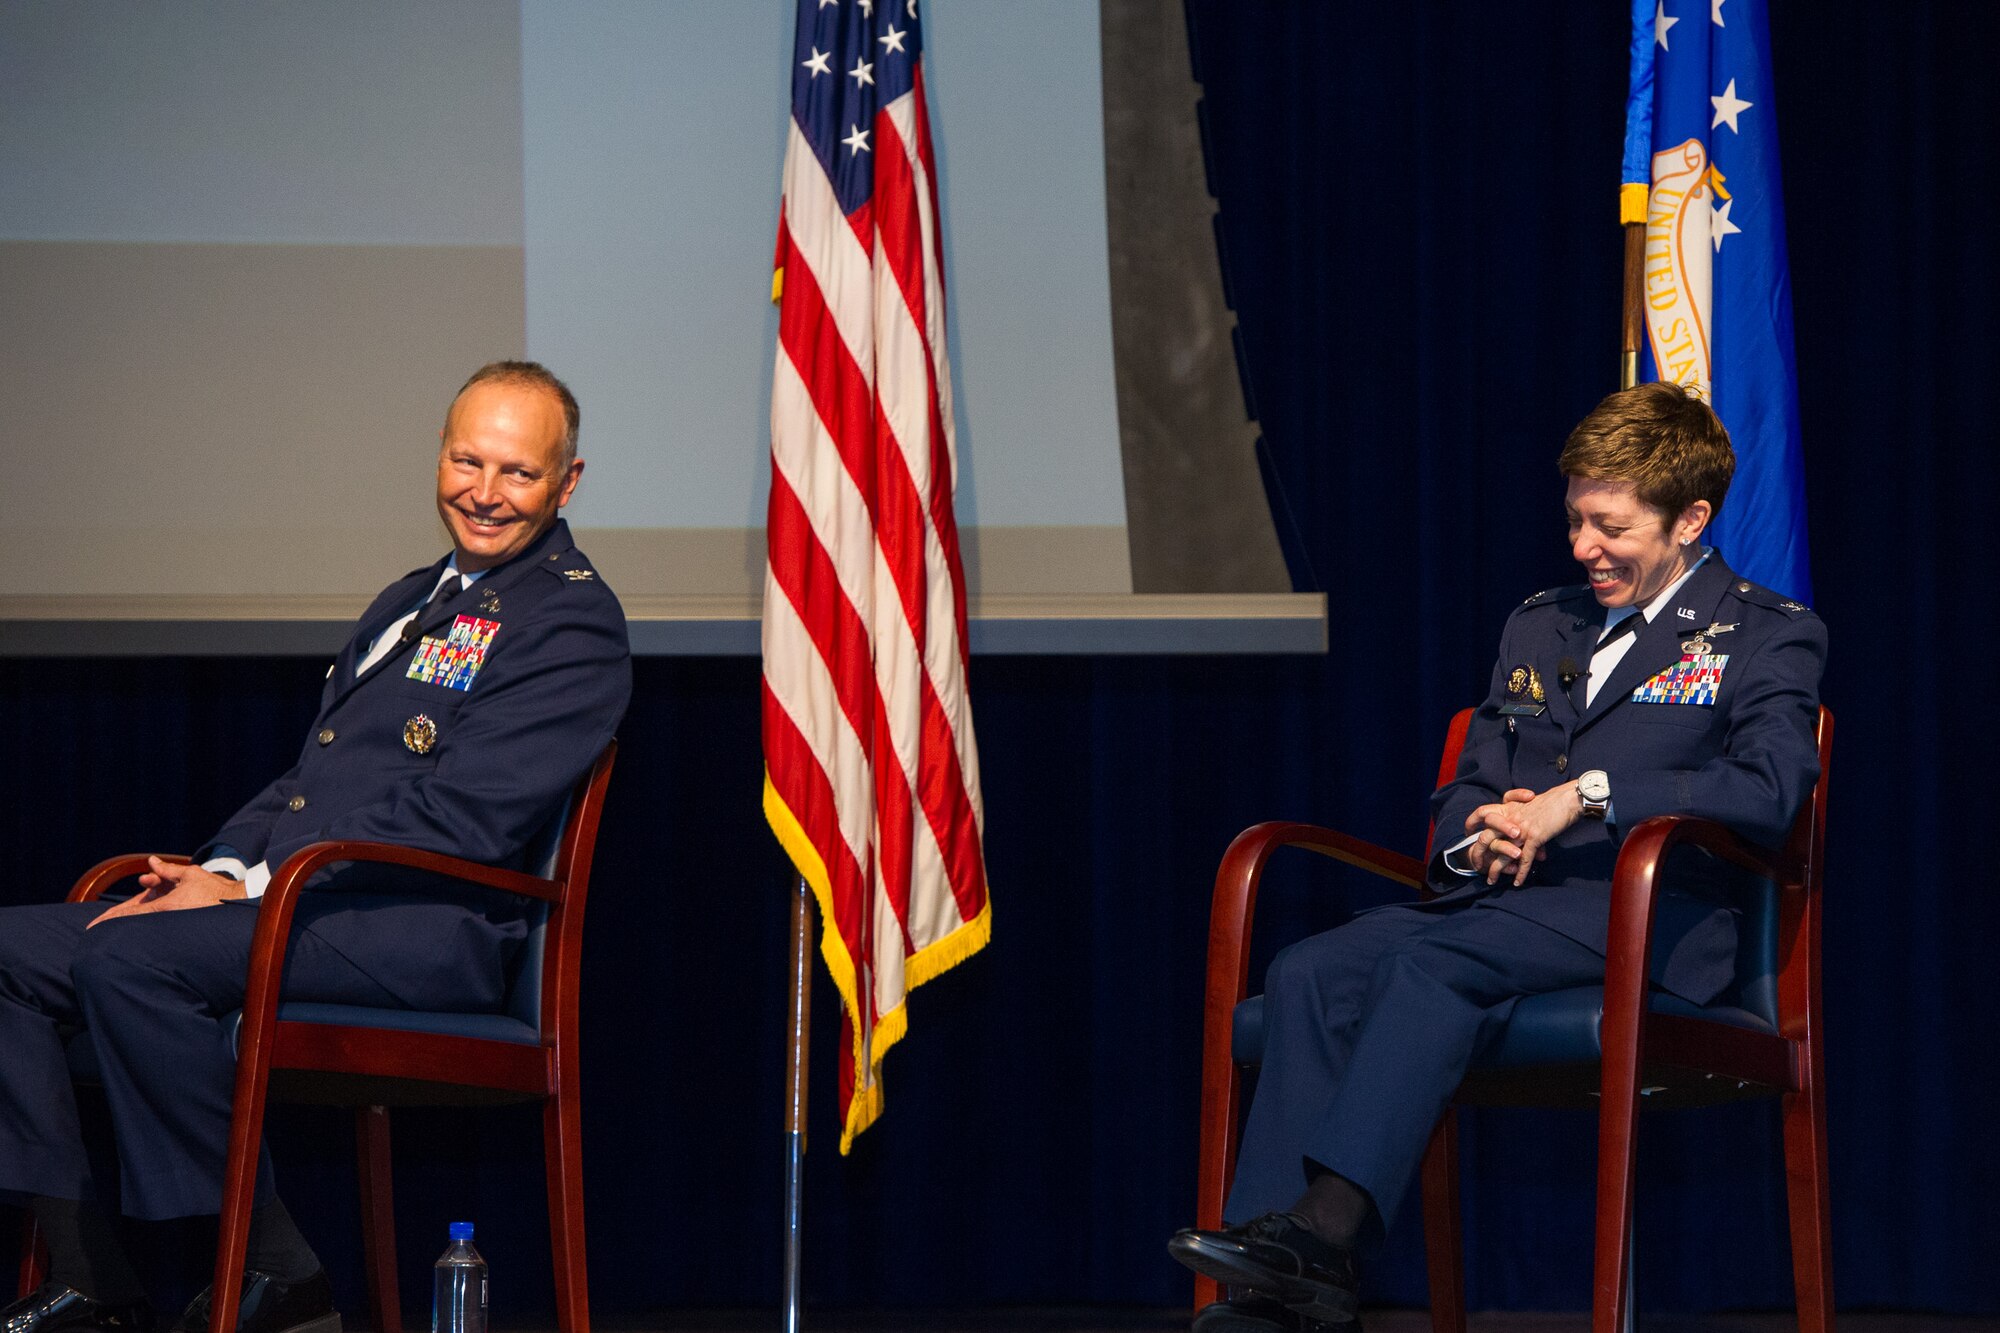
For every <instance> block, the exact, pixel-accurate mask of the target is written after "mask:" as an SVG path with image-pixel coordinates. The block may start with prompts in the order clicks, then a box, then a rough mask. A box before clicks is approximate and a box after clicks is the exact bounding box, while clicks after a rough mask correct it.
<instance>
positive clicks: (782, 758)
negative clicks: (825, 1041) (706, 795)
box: [764, 681, 875, 1025]
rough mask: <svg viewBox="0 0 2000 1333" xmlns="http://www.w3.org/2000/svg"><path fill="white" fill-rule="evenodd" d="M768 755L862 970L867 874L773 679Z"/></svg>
mask: <svg viewBox="0 0 2000 1333" xmlns="http://www.w3.org/2000/svg"><path fill="white" fill-rule="evenodd" d="M764 757H765V764H766V771H767V773H768V775H769V777H770V780H771V785H772V786H773V787H775V788H776V789H777V792H778V796H779V798H780V799H781V800H783V801H784V803H785V807H786V809H788V810H790V811H791V812H792V815H793V817H794V818H796V819H797V820H798V821H799V827H800V828H801V829H803V830H804V831H805V835H806V837H807V838H808V839H810V840H811V842H812V845H813V847H814V848H815V849H816V850H817V851H818V852H819V855H820V860H821V861H823V862H825V864H826V874H827V881H828V888H829V891H830V893H831V894H832V897H833V927H834V929H835V930H836V931H837V932H838V933H839V935H840V938H841V939H842V940H843V941H845V942H846V944H847V947H848V952H849V954H850V955H851V956H852V957H853V959H854V966H855V970H856V972H857V973H859V972H860V971H861V970H862V969H863V968H864V967H865V966H866V965H867V959H868V954H867V953H866V952H865V950H866V947H867V941H868V940H869V939H870V937H871V936H872V935H873V933H874V932H873V931H872V929H871V928H870V925H869V919H868V918H869V914H868V892H867V877H866V876H864V875H863V874H862V871H861V867H860V866H859V865H858V864H856V862H855V860H854V856H853V854H852V853H851V852H850V851H849V850H848V847H847V839H845V838H843V837H842V836H841V834H840V825H839V823H838V821H837V820H836V818H835V816H834V809H835V801H834V794H833V784H832V782H831V781H829V780H828V778H827V775H826V770H825V769H823V768H821V767H820V766H819V761H818V759H817V758H815V757H814V755H813V751H812V746H811V745H810V744H808V743H807V741H806V738H805V736H804V735H803V734H801V733H800V731H799V729H798V727H797V726H796V725H794V724H793V722H792V718H791V714H789V713H787V712H786V711H785V709H784V705H783V704H781V703H779V702H778V696H777V695H776V694H774V693H772V691H771V686H770V683H769V682H768V681H767V682H765V685H764ZM856 989H857V991H858V992H859V996H858V998H859V1000H860V1002H861V1003H862V1004H863V1005H865V1006H867V1011H868V1012H867V1015H866V1017H867V1021H868V1022H869V1023H870V1024H871V1025H872V1024H873V1023H874V1021H875V1015H874V996H873V994H872V992H871V991H870V990H869V988H868V987H866V986H862V987H857V988H856Z"/></svg>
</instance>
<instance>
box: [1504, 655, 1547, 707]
mask: <svg viewBox="0 0 2000 1333" xmlns="http://www.w3.org/2000/svg"><path fill="white" fill-rule="evenodd" d="M1548 697H1549V696H1548V692H1547V691H1546V690H1544V689H1543V688H1542V676H1541V673H1540V672H1538V671H1536V670H1535V668H1534V667H1532V666H1530V665H1528V664H1527V663H1526V662H1523V663H1522V664H1521V665H1519V666H1517V667H1515V668H1514V669H1513V670H1512V671H1509V672H1508V673H1507V702H1506V703H1504V704H1501V705H1500V716H1502V717H1540V716H1541V715H1542V714H1543V713H1545V712H1547V711H1548Z"/></svg>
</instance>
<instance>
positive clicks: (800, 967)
mask: <svg viewBox="0 0 2000 1333" xmlns="http://www.w3.org/2000/svg"><path fill="white" fill-rule="evenodd" d="M812 943H813V918H812V890H811V889H809V888H807V887H806V880H805V876H803V875H801V876H799V889H798V893H797V895H796V896H795V897H793V899H792V995H791V1012H792V1039H791V1044H790V1046H789V1047H788V1048H787V1049H786V1052H785V1333H801V1330H802V1329H803V1328H804V1327H805V1297H804V1294H803V1291H802V1287H801V1283H800V1273H799V1267H800V1264H799V1260H800V1256H801V1254H802V1253H803V1241H804V1212H805V1174H806V1049H807V1045H808V1043H807V1041H806V1038H807V1036H808V1035H809V1034H810V1032H811V1031H812Z"/></svg>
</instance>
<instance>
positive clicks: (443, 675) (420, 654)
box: [403, 616, 500, 690]
mask: <svg viewBox="0 0 2000 1333" xmlns="http://www.w3.org/2000/svg"><path fill="white" fill-rule="evenodd" d="M499 630H500V622H499V621H497V620H481V619H480V618H479V617H477V616H460V617H459V618H458V619H456V620H454V621H452V622H451V629H450V630H448V631H447V632H446V633H445V636H444V637H443V638H442V639H434V638H431V637H429V636H428V635H426V636H425V637H424V639H423V641H422V642H421V643H419V644H418V645H417V655H416V656H415V657H412V658H411V659H410V669H409V670H408V671H405V672H404V673H403V676H404V679H406V680H421V681H423V682H425V683H426V684H429V685H442V686H444V687H445V688H446V689H448V690H469V689H471V688H472V678H473V677H474V676H477V675H478V674H479V668H480V667H482V666H485V665H486V652H487V650H488V649H489V648H491V647H492V646H493V636H494V635H495V634H497V633H498V632H499Z"/></svg>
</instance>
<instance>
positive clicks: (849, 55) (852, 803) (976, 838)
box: [763, 0, 991, 1152]
mask: <svg viewBox="0 0 2000 1333" xmlns="http://www.w3.org/2000/svg"><path fill="white" fill-rule="evenodd" d="M796 31H797V37H796V42H795V49H794V51H793V65H792V119H791V126H790V130H789V138H788V141H787V144H786V147H785V166H784V182H783V190H784V198H783V207H782V212H781V215H780V219H779V224H778V248H777V256H776V260H775V267H774V272H773V279H772V282H773V286H772V291H773V295H774V297H775V298H776V299H777V301H778V303H779V317H778V355H777V367H776V370H775V373H774V375H773V383H772V389H771V501H770V512H769V516H768V519H767V530H768V537H769V543H770V556H769V565H768V568H767V571H766V577H765V585H764V626H763V635H764V694H763V726H764V813H765V816H766V817H767V818H768V819H769V821H770V823H771V827H772V829H773V830H774V831H775V832H776V833H777V835H778V839H779V841H780V842H782V843H783V844H784V847H785V850H786V851H787V852H788V853H789V854H790V856H791V858H792V862H793V864H794V865H796V866H797V867H798V871H799V873H800V874H801V875H802V876H804V878H805V879H806V881H807V882H808V883H809V884H810V885H811V886H812V889H813V892H814V894H815V895H816V897H817V898H818V900H819V905H820V913H821V919H822V920H823V922H824V923H825V929H824V931H823V933H822V937H821V944H820V952H821V954H822V956H823V957H824V958H825V959H826V963H827V967H828V968H829V970H830V971H831V972H832V974H833V979H834V983H835V985H836V986H837V987H838V988H839V990H840V995H841V1000H842V1004H843V1006H844V1010H845V1012H844V1014H843V1016H842V1019H843V1021H842V1038H843V1039H842V1041H841V1069H840V1105H841V1115H842V1126H841V1139H840V1148H841V1151H842V1152H846V1151H847V1149H848V1147H849V1145H850V1144H851V1143H852V1142H853V1139H854V1136H855V1135H856V1134H858V1133H860V1132H861V1131H862V1130H863V1129H865V1128H867V1126H868V1125H869V1124H870V1123H871V1122H872V1121H873V1120H874V1119H875V1117H876V1116H878V1115H880V1114H881V1111H882V1104H883V1099H882V1081H881V1074H882V1058H883V1056H884V1054H885V1053H886V1052H887V1051H888V1049H889V1048H890V1047H891V1046H893V1045H894V1044H895V1043H896V1042H897V1041H898V1040H900V1039H901V1038H902V1036H903V1034H904V1032H905V1030H906V1028H907V1023H908V1019H907V1015H906V1011H905V1007H904V1000H905V997H906V996H907V994H908V993H909V991H910V990H911V989H913V988H915V987H916V986H919V985H921V984H923V983H924V982H925V981H928V980H929V979H930V978H932V977H934V976H936V975H938V974H939V973H940V972H943V971H944V970H946V969H947V968H949V967H951V966H953V965H954V964H956V963H958V962H960V961H961V960H963V959H965V958H966V957H968V956H970V955H971V954H973V953H975V952H977V951H978V950H979V949H980V948H981V947H982V946H983V945H984V944H985V943H986V941H987V938H988V936H989V933H990V930H991V909H990V906H989V904H988V901H987V894H986V867H985V859H984V854H983V852H982V850H981V836H982V829H983V825H984V821H985V813H984V808H983V805H982V802H981V800H980V793H979V755H978V749H977V746H976V744H975V743H974V740H973V733H972V709H971V705H970V702H969V700H968V699H967V696H966V667H967V645H966V628H965V625H966V622H965V576H964V570H963V566H962V563H961V561H960V558H959V547H958V526H957V522H956V520H955V519H954V517H953V514H952V492H953V488H954V485H955V482H956V474H957V456H956V453H955V450H954V445H953V439H952V412H951V363H950V360H949V358H948V357H947V355H946V351H945V307H944V300H945V294H944V280H943V264H942V246H941V241H940V237H939V215H938V204H937V183H936V182H937V172H936V162H935V159H934V157H933V155H932V152H931V136H930V128H929V124H928V118H927V115H926V111H925V107H924V82H923V71H922V65H921V59H920V57H921V54H922V50H923V43H922V41H921V30H920V28H919V24H918V17H917V5H916V3H915V0H799V3H798V22H797V29H796Z"/></svg>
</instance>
